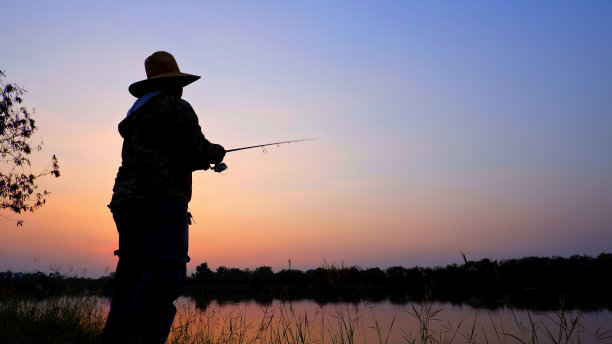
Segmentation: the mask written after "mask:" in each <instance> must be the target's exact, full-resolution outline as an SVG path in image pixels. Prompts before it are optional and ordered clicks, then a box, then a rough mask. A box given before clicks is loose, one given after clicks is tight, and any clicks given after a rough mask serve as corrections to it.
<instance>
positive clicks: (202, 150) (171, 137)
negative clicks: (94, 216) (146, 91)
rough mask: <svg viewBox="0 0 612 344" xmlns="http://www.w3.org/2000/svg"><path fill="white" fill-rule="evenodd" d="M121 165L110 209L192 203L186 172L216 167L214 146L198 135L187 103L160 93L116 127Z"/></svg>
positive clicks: (196, 123) (201, 135)
mask: <svg viewBox="0 0 612 344" xmlns="http://www.w3.org/2000/svg"><path fill="white" fill-rule="evenodd" d="M119 133H120V134H121V136H122V137H123V148H122V151H121V158H122V162H121V166H120V167H119V171H118V172H117V177H116V178H115V186H114V187H113V196H112V199H111V202H110V204H109V207H110V208H111V209H112V208H113V207H115V206H118V205H120V204H121V203H122V202H123V201H125V200H127V199H139V198H140V199H143V198H145V199H156V198H159V199H164V198H166V199H167V198H174V199H180V200H183V201H185V202H186V203H188V202H189V201H190V200H191V173H192V172H193V171H195V170H199V169H202V170H206V169H208V168H209V166H210V164H211V163H215V162H218V161H216V160H218V156H219V152H218V150H219V147H220V146H217V147H215V146H216V145H214V144H211V143H210V142H209V141H208V140H207V139H206V138H205V137H204V134H202V130H201V128H200V125H199V124H198V117H197V115H196V114H195V112H194V111H193V109H192V108H191V105H189V103H187V102H186V101H184V100H182V99H180V98H178V97H175V96H171V95H167V94H164V93H160V94H158V95H155V96H154V97H153V98H152V99H150V100H149V101H148V102H146V103H145V104H144V105H142V106H141V107H140V108H138V109H136V110H135V111H133V112H131V113H130V114H129V115H128V116H127V117H126V118H125V119H124V120H123V121H121V123H119Z"/></svg>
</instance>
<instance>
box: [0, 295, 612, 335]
mask: <svg viewBox="0 0 612 344" xmlns="http://www.w3.org/2000/svg"><path fill="white" fill-rule="evenodd" d="M436 305H437V304H435V303H433V302H430V301H427V300H426V301H423V302H421V303H418V304H409V305H408V306H407V307H406V309H405V310H404V312H406V314H408V315H409V316H408V317H407V318H406V317H403V320H398V319H399V318H400V317H396V316H393V317H392V318H391V320H390V321H388V320H387V323H383V322H381V321H379V320H378V319H376V316H375V314H374V312H373V311H372V312H368V310H371V309H370V308H371V307H375V306H371V305H367V304H338V305H337V306H336V307H335V309H334V310H333V311H330V310H329V309H330V308H326V309H324V308H322V307H321V308H319V309H317V310H316V311H315V312H314V313H313V312H310V313H308V312H300V311H297V310H296V309H295V308H294V307H293V305H292V304H291V303H280V304H278V305H276V306H274V307H271V308H264V307H262V308H261V313H260V314H258V315H257V316H253V315H252V314H247V309H246V307H243V308H242V309H240V310H238V311H233V312H227V311H225V310H223V308H222V306H213V307H208V308H207V309H206V310H204V311H202V310H200V309H198V308H197V307H196V306H195V305H194V303H192V302H189V303H185V304H182V305H181V306H180V307H179V311H178V315H177V318H176V319H175V322H174V326H173V328H172V331H171V333H170V337H169V338H168V341H167V343H171V344H264V343H265V344H306V343H312V344H317V343H320V344H325V343H329V344H357V343H378V344H383V343H384V344H395V343H398V344H399V343H405V344H453V343H470V344H476V343H502V344H511V343H517V344H539V343H551V344H568V343H589V344H590V343H599V342H601V343H609V342H610V340H612V333H611V332H610V331H609V330H604V329H598V330H597V331H596V334H595V338H584V335H583V333H584V332H583V330H584V328H583V326H582V325H581V319H582V313H581V312H578V311H566V310H564V308H563V305H561V306H562V307H561V309H560V310H559V311H558V312H556V313H552V314H551V313H546V314H541V313H537V312H535V311H533V312H527V313H526V314H527V315H526V316H525V313H523V315H522V316H518V315H516V314H514V315H513V316H512V317H511V319H512V320H511V321H508V318H507V317H502V311H503V310H501V309H500V310H496V311H491V310H489V311H486V312H483V311H481V312H479V314H480V317H479V315H478V314H476V313H475V315H474V317H473V318H471V317H468V318H469V319H463V320H459V321H457V322H455V323H453V322H452V321H450V320H448V319H445V313H444V309H441V308H436V307H437V306H436ZM506 311H507V310H506ZM483 314H486V315H485V316H483ZM105 315H106V308H105V306H104V305H103V304H102V303H101V302H100V300H99V299H98V298H94V297H63V298H56V299H51V300H43V301H15V300H5V301H2V302H0V343H7V344H12V343H24V344H29V343H49V344H53V343H99V342H100V334H101V330H102V327H103V325H104V320H105ZM396 315H397V314H396ZM253 319H254V320H253ZM406 319H409V320H406ZM415 324H416V326H415ZM366 332H368V333H369V336H366ZM372 332H373V333H374V335H372ZM398 332H399V333H401V336H398V335H397V334H398ZM392 333H394V335H391V334H392ZM398 338H399V339H398Z"/></svg>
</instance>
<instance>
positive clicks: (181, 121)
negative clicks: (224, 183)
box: [174, 100, 225, 171]
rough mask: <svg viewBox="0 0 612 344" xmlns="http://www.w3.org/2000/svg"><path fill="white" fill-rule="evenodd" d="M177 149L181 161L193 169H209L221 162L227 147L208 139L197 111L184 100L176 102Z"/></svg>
mask: <svg viewBox="0 0 612 344" xmlns="http://www.w3.org/2000/svg"><path fill="white" fill-rule="evenodd" d="M174 115H175V116H176V125H177V126H176V129H177V139H178V142H177V145H176V147H177V149H178V152H177V154H178V157H179V161H180V162H181V163H184V164H185V165H186V166H187V167H189V168H190V169H191V170H192V171H195V170H207V169H208V168H210V165H211V164H216V163H220V162H221V161H223V157H224V156H225V149H224V148H223V147H222V146H221V145H218V144H214V143H211V142H210V141H208V140H207V139H206V138H205V137H204V134H203V133H202V128H201V127H200V125H199V123H198V116H197V115H196V113H195V111H194V110H193V108H192V107H191V105H189V103H187V102H186V101H184V100H180V102H178V103H177V104H176V111H174Z"/></svg>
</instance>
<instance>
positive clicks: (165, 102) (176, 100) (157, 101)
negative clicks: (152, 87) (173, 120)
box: [151, 93, 193, 112]
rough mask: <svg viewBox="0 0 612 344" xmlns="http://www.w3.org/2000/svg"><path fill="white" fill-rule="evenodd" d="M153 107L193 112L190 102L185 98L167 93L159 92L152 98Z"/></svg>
mask: <svg viewBox="0 0 612 344" xmlns="http://www.w3.org/2000/svg"><path fill="white" fill-rule="evenodd" d="M151 105H153V107H155V108H158V109H160V110H168V111H181V112H193V108H192V107H191V104H189V103H188V102H187V101H186V100H184V99H182V98H180V97H177V96H174V95H171V94H167V93H160V94H159V95H157V96H156V97H155V98H153V99H152V104H151Z"/></svg>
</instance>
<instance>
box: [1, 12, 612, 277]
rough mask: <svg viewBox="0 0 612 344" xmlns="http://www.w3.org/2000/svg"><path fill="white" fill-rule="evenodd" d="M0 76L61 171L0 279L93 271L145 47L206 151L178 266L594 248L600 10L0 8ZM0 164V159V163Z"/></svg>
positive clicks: (610, 238) (602, 205)
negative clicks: (170, 75) (212, 164)
mask: <svg viewBox="0 0 612 344" xmlns="http://www.w3.org/2000/svg"><path fill="white" fill-rule="evenodd" d="M0 3H1V5H0V8H1V12H2V14H1V20H0V32H3V38H2V45H1V46H0V70H4V71H5V72H6V75H7V80H8V81H10V82H14V83H17V84H19V85H20V86H22V87H24V88H25V89H27V91H28V93H27V95H26V96H25V102H26V103H27V105H28V106H29V107H30V108H36V119H37V120H38V122H37V123H38V125H39V132H38V134H39V138H42V139H43V140H44V142H45V146H44V150H43V151H42V152H40V153H36V156H35V158H34V163H35V166H39V167H40V168H43V167H44V166H45V165H46V164H47V161H48V160H49V158H50V156H51V154H52V153H55V154H57V156H58V158H59V162H60V166H61V173H62V177H61V178H60V179H52V178H47V179H45V180H44V181H43V182H42V183H43V186H44V187H45V188H47V189H48V190H49V191H51V192H53V195H52V196H51V198H50V199H49V200H48V203H47V205H45V206H44V207H43V208H41V209H40V210H39V211H37V212H35V213H33V214H28V215H23V216H16V215H13V214H9V213H7V212H3V213H2V215H4V216H7V217H10V218H21V219H23V220H25V223H24V226H23V228H16V226H15V223H14V222H11V221H7V220H4V219H2V218H0V235H1V237H0V271H4V270H8V269H12V270H14V271H33V270H41V271H48V270H49V268H50V266H55V267H57V268H59V269H61V271H64V272H66V273H69V272H70V271H73V272H76V273H80V272H81V271H82V270H83V269H86V270H87V275H91V276H98V275H101V274H103V273H105V272H109V271H113V270H114V266H115V264H116V257H114V256H113V254H112V252H113V250H114V249H116V248H117V234H116V230H115V226H114V223H113V221H112V217H111V214H110V212H109V210H108V208H106V205H107V204H108V202H109V200H110V197H111V193H112V191H111V190H112V186H113V182H114V177H115V174H116V171H117V168H118V166H119V164H120V162H121V160H120V150H121V142H122V140H121V137H120V136H119V134H118V132H117V124H118V123H119V122H120V121H121V120H122V119H123V118H124V116H125V113H126V111H127V109H128V108H129V107H130V106H131V105H132V103H133V102H134V100H135V99H134V98H133V97H132V96H131V95H130V94H129V93H128V92H127V87H128V86H129V85H130V84H131V83H132V82H135V81H139V80H142V79H144V78H145V77H146V76H145V72H144V66H143V62H144V59H145V58H146V57H147V56H148V55H150V54H151V53H153V52H154V51H157V50H166V51H169V52H171V53H172V54H174V56H175V57H176V59H177V61H178V63H179V66H180V68H181V70H182V71H185V72H187V73H193V74H199V75H202V76H203V77H202V79H201V80H199V81H197V82H196V83H194V84H192V85H190V86H189V87H187V88H186V89H185V92H184V95H183V98H184V99H186V100H187V101H189V102H190V103H191V105H192V106H193V107H194V109H195V110H196V113H198V116H199V118H200V123H201V124H202V127H203V131H204V133H205V135H206V136H207V137H208V138H209V139H210V140H211V141H213V142H218V143H220V144H222V145H224V146H225V147H226V148H235V147H241V146H247V145H252V144H258V143H266V142H274V141H277V140H286V139H294V138H303V137H317V138H318V140H317V141H314V142H306V143H299V144H291V145H286V146H281V147H278V148H277V147H273V148H270V149H269V150H268V153H267V154H263V153H262V151H261V150H249V151H242V152H235V153H230V154H228V156H227V158H226V162H227V164H228V165H229V170H228V172H227V173H226V174H224V175H220V174H216V173H212V172H202V171H200V172H196V173H195V174H194V184H193V199H192V202H191V203H190V209H191V212H192V213H193V215H194V217H195V222H196V224H195V225H193V226H192V227H191V230H190V256H191V258H192V262H191V263H189V271H193V269H194V268H195V266H196V265H198V264H200V263H202V262H208V263H209V265H210V266H211V267H212V268H216V267H218V266H220V265H225V266H229V267H239V268H254V267H257V266H261V265H269V266H272V267H273V268H274V269H275V270H278V269H281V268H285V267H286V266H287V261H288V259H291V261H292V266H293V267H294V268H299V269H308V268H314V267H318V266H321V265H322V264H336V265H340V264H344V265H346V266H352V265H357V266H360V267H363V268H368V267H374V266H379V267H383V268H384V267H388V266H392V265H403V266H407V267H411V266H415V265H420V266H435V265H446V264H450V263H455V262H456V263H460V262H461V261H462V258H461V256H460V253H459V252H460V251H462V252H464V253H465V254H466V255H467V257H468V258H469V259H481V258H486V257H490V258H493V259H507V258H519V257H523V256H528V255H529V256H531V255H535V256H553V255H559V256H569V255H573V254H587V255H597V254H599V253H601V252H611V251H612V135H611V134H610V133H612V39H611V37H612V2H608V1H538V2H533V1H511V2H510V1H509V2H490V1H460V2H459V1H435V2H431V1H333V2H329V1H302V2H298V1H291V2H288V1H257V2H254V1H253V2H246V1H236V2H204V1H192V2H180V1H176V2H162V1H147V2H143V1H129V2H126V1H104V2H97V3H94V2H91V1H87V2H83V1H49V2H42V1H41V2H37V1H0ZM3 168H5V167H3Z"/></svg>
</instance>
